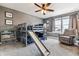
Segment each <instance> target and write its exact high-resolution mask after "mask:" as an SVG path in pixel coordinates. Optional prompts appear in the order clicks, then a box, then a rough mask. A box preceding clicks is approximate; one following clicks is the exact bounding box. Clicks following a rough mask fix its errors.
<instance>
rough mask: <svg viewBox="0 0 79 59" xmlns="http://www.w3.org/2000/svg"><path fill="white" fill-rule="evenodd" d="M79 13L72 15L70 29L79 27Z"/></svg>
mask: <svg viewBox="0 0 79 59" xmlns="http://www.w3.org/2000/svg"><path fill="white" fill-rule="evenodd" d="M77 27H78V25H77V14H73V15H70V20H69V29H77Z"/></svg>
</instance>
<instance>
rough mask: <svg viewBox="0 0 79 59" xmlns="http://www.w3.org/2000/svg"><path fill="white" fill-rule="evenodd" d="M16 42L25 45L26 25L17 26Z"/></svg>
mask: <svg viewBox="0 0 79 59" xmlns="http://www.w3.org/2000/svg"><path fill="white" fill-rule="evenodd" d="M17 40H18V41H20V42H22V43H23V44H25V45H27V24H26V23H22V24H18V26H17Z"/></svg>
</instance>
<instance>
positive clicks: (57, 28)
mask: <svg viewBox="0 0 79 59" xmlns="http://www.w3.org/2000/svg"><path fill="white" fill-rule="evenodd" d="M55 31H57V32H61V18H56V19H55Z"/></svg>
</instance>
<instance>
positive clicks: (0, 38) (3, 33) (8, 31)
mask: <svg viewBox="0 0 79 59" xmlns="http://www.w3.org/2000/svg"><path fill="white" fill-rule="evenodd" d="M9 41H15V42H16V29H15V26H2V27H1V29H0V42H1V43H2V44H3V43H5V42H9Z"/></svg>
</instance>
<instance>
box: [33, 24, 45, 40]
mask: <svg viewBox="0 0 79 59" xmlns="http://www.w3.org/2000/svg"><path fill="white" fill-rule="evenodd" d="M33 31H34V32H35V33H36V34H37V35H38V37H39V38H40V39H41V40H45V37H44V29H43V24H36V25H34V26H33Z"/></svg>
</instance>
